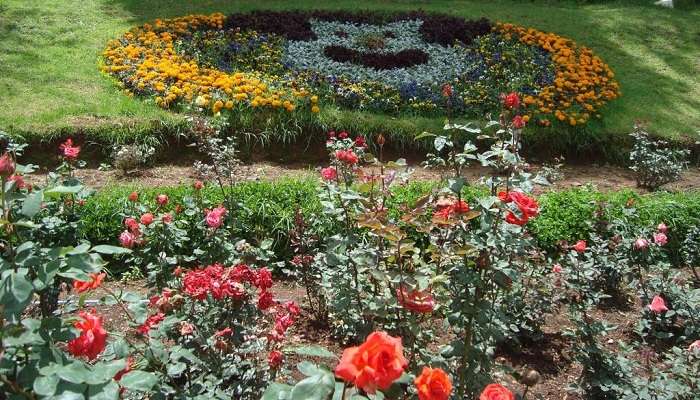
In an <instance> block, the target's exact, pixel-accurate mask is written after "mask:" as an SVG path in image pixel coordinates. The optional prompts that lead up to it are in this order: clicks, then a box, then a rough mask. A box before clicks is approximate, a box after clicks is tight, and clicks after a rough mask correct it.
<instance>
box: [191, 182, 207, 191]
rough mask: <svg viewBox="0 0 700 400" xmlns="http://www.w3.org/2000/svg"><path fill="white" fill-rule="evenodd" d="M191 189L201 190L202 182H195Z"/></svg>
mask: <svg viewBox="0 0 700 400" xmlns="http://www.w3.org/2000/svg"><path fill="white" fill-rule="evenodd" d="M192 187H194V190H202V188H203V187H204V183H203V182H202V181H195V182H194V184H193V185H192Z"/></svg>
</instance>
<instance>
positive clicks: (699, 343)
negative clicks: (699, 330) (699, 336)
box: [688, 340, 700, 352]
mask: <svg viewBox="0 0 700 400" xmlns="http://www.w3.org/2000/svg"><path fill="white" fill-rule="evenodd" d="M688 351H691V352H695V351H697V352H700V340H696V341H694V342H693V343H691V344H690V346H688Z"/></svg>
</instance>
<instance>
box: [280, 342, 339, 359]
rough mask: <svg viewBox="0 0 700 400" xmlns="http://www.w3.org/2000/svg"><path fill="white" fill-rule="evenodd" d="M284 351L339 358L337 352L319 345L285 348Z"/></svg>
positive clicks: (301, 354)
mask: <svg viewBox="0 0 700 400" xmlns="http://www.w3.org/2000/svg"><path fill="white" fill-rule="evenodd" d="M284 351H285V353H293V354H298V355H300V356H308V357H322V358H338V357H337V356H336V355H335V354H333V353H331V352H330V351H328V350H327V349H326V348H325V347H322V346H317V345H309V346H299V347H292V348H290V349H285V350H284Z"/></svg>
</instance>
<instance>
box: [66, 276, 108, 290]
mask: <svg viewBox="0 0 700 400" xmlns="http://www.w3.org/2000/svg"><path fill="white" fill-rule="evenodd" d="M89 276H90V280H89V281H78V280H75V281H73V289H75V291H76V292H77V293H83V292H87V291H88V290H94V289H97V288H98V287H100V285H101V284H102V280H103V279H104V278H105V276H107V274H106V273H104V272H102V273H100V274H98V273H94V274H90V275H89Z"/></svg>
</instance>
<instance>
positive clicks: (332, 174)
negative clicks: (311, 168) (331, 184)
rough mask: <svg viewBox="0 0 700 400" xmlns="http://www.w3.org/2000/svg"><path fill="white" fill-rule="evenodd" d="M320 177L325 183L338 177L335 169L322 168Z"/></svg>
mask: <svg viewBox="0 0 700 400" xmlns="http://www.w3.org/2000/svg"><path fill="white" fill-rule="evenodd" d="M321 177H322V178H323V179H324V180H326V181H332V180H335V178H337V177H338V171H336V169H335V167H328V168H323V169H322V170H321Z"/></svg>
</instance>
